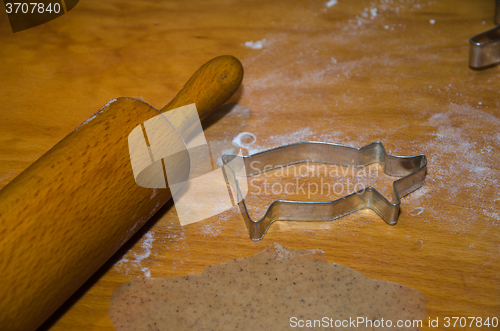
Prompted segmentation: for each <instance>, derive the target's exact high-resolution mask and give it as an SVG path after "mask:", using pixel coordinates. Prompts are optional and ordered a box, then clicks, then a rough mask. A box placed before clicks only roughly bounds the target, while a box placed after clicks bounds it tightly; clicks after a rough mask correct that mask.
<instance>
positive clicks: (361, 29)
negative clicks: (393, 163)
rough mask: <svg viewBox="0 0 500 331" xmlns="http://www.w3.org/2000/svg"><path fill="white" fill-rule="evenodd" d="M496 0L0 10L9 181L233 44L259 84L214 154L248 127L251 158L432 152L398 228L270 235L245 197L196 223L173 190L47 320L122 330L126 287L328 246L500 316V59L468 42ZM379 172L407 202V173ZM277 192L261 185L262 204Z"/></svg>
mask: <svg viewBox="0 0 500 331" xmlns="http://www.w3.org/2000/svg"><path fill="white" fill-rule="evenodd" d="M493 8H494V1H492V0H476V1H466V0H463V1H462V0H461V1H458V0H442V1H427V0H425V1H420V0H371V1H347V0H338V1H330V2H329V3H328V5H327V1H312V0H310V1H306V0H303V1H286V0H276V1H272V2H270V1H230V0H225V1H201V0H195V1H190V2H183V1H161V2H156V1H116V0H114V1H95V0H86V1H80V3H79V4H78V5H77V6H76V7H75V8H74V9H73V10H72V11H70V12H69V13H68V14H65V15H63V16H62V17H60V18H58V19H55V20H54V21H51V22H49V23H47V24H44V25H41V26H38V27H35V28H32V29H29V30H25V31H22V32H18V33H15V34H14V33H12V31H11V30H10V26H9V23H8V20H7V16H6V15H5V14H0V38H1V39H0V40H1V42H0V45H1V46H0V104H1V106H0V114H1V117H0V118H1V120H0V187H3V186H5V185H6V184H7V183H8V182H9V181H10V180H12V179H13V178H14V177H15V176H16V175H18V174H19V173H20V172H22V171H23V170H24V169H25V168H26V167H27V166H28V165H30V164H31V163H32V162H33V161H35V160H36V159H37V158H38V157H40V156H41V155H42V154H43V153H44V152H46V151H47V150H48V149H49V148H50V147H51V146H53V145H54V144H56V143H57V142H58V141H59V140H61V139H62V138H63V137H64V136H65V135H66V134H68V133H69V132H70V131H71V130H73V129H74V128H75V127H77V126H78V125H79V124H80V123H82V122H83V121H84V120H85V119H87V118H88V117H89V116H91V115H92V113H94V112H95V111H97V110H98V109H99V108H101V107H102V106H103V105H104V104H106V103H107V102H108V101H109V100H111V99H113V98H115V97H120V96H129V97H135V98H139V99H142V100H144V101H145V102H148V103H149V104H151V105H153V106H154V107H156V108H158V109H160V108H161V107H163V106H164V105H165V104H166V103H167V102H168V101H169V100H170V99H172V98H173V97H174V95H175V94H176V93H177V91H178V90H179V89H180V88H181V87H182V85H183V84H184V83H185V82H186V81H187V79H188V78H189V77H190V76H191V74H192V73H193V72H194V71H195V70H196V69H197V68H198V67H199V66H200V65H201V64H203V63H204V62H206V61H208V60H209V59H211V58H213V57H215V56H218V55H223V54H231V55H234V56H236V57H237V58H239V59H240V60H241V62H242V63H243V66H244V68H245V77H244V79H243V84H242V87H241V88H240V90H239V91H238V93H237V94H236V95H235V97H233V99H232V100H231V104H229V105H228V106H225V107H223V109H222V110H221V111H220V112H219V115H218V116H213V117H212V118H210V119H209V121H208V122H206V123H205V125H204V128H205V135H206V137H207V140H208V141H209V142H210V144H211V147H212V151H213V155H214V159H215V158H216V156H217V155H218V154H217V153H220V152H221V151H222V150H223V149H229V148H234V146H232V141H233V139H234V138H235V137H236V136H237V135H238V134H240V133H242V132H249V133H251V134H253V135H254V136H255V138H256V141H255V142H254V143H253V144H251V145H250V144H249V145H248V149H250V151H256V150H264V149H267V148H271V147H275V146H280V145H284V144H289V143H294V142H300V141H305V140H315V141H326V142H334V143H340V144H346V145H350V146H355V147H361V146H364V145H366V144H368V143H370V142H373V141H381V142H382V143H383V144H384V146H385V147H386V149H387V151H388V152H390V153H392V154H397V155H413V154H419V153H423V154H426V155H427V157H428V162H429V166H428V173H427V179H426V183H425V185H424V186H423V187H422V188H421V189H419V190H417V191H415V192H414V193H411V194H410V195H408V196H407V197H405V198H403V200H402V213H401V216H400V218H399V223H398V224H397V225H396V226H389V225H387V224H386V223H385V222H383V221H382V220H381V219H380V218H379V217H378V216H377V215H376V214H375V213H373V212H371V211H361V212H357V213H355V214H352V215H350V216H347V217H344V218H341V219H339V220H337V221H332V222H311V223H286V222H278V223H276V224H273V225H272V227H271V229H270V231H269V232H268V233H267V235H266V236H265V237H264V239H263V240H261V241H259V242H253V241H251V240H250V239H249V237H248V234H247V230H246V228H245V225H244V223H243V219H242V217H241V215H240V213H239V210H238V209H237V208H234V207H233V208H232V209H230V210H228V211H226V212H224V213H222V214H219V215H217V216H214V217H212V218H210V219H206V220H204V221H202V222H199V223H195V224H192V225H188V226H185V227H181V226H180V225H179V222H178V218H177V214H176V210H175V207H174V206H173V203H172V202H171V201H170V202H169V203H167V205H165V206H164V208H162V209H161V210H160V212H159V213H157V214H156V215H155V216H154V217H153V218H152V219H151V220H150V221H149V222H148V223H147V224H146V226H145V227H143V228H142V229H141V230H139V232H138V233H137V234H136V235H135V236H134V237H133V238H132V239H131V240H130V241H129V242H128V243H126V245H125V246H124V247H123V248H122V249H121V250H120V251H118V252H117V253H116V254H115V256H114V257H113V258H112V259H111V260H110V261H109V262H108V263H107V264H106V265H105V266H103V267H102V268H101V269H100V270H99V272H97V273H96V274H95V275H94V276H93V277H92V278H91V279H90V280H89V281H88V282H87V283H86V284H85V285H84V286H83V287H82V288H81V289H80V290H79V291H78V292H77V293H75V295H74V296H73V297H72V298H71V299H70V300H69V301H68V302H67V303H66V304H65V305H64V306H63V307H62V308H61V309H60V310H59V311H58V312H57V313H56V314H55V315H54V316H52V317H51V318H50V319H49V320H48V322H47V323H45V324H44V326H42V328H41V329H43V330H54V331H55V330H113V326H112V324H111V322H110V320H109V318H108V313H107V310H108V307H109V300H110V295H111V292H112V290H113V288H114V287H115V286H116V285H118V284H120V283H121V282H125V281H128V280H131V279H136V278H140V277H170V276H180V275H187V274H194V273H200V272H201V271H202V270H203V269H204V268H205V267H207V266H208V265H211V264H215V263H222V262H224V261H228V260H230V259H234V258H238V257H243V256H250V255H252V254H254V253H256V252H258V251H261V250H262V249H264V248H265V247H267V246H269V245H271V244H272V243H273V242H280V243H282V244H283V245H285V246H287V247H290V248H294V249H316V248H318V249H322V250H324V251H325V252H326V255H327V257H328V260H329V261H331V262H336V263H339V264H343V265H345V266H348V267H351V268H353V269H355V270H357V271H359V272H362V273H363V274H365V275H367V276H370V277H373V278H377V279H383V280H388V281H392V282H397V283H400V284H403V285H407V286H410V287H413V288H416V289H418V290H419V291H421V292H422V293H423V294H424V295H425V296H426V297H427V299H428V309H429V315H430V316H431V317H432V318H436V317H439V318H440V320H441V321H442V320H443V319H444V318H445V317H447V316H448V317H453V316H457V317H482V318H483V319H486V318H487V317H490V319H491V318H492V317H497V318H500V273H499V270H500V213H499V209H500V208H499V207H500V198H499V196H500V194H499V193H500V185H499V180H500V169H499V164H500V157H499V153H500V131H499V129H498V128H499V127H500V111H499V109H500V98H499V97H498V91H499V88H500V82H499V79H500V68H499V67H494V68H490V69H487V70H483V71H474V70H471V69H470V68H469V67H468V57H469V42H468V40H469V38H470V37H472V36H473V35H475V34H478V33H480V32H483V31H486V30H487V29H490V28H492V27H494V24H493ZM258 41H260V43H259V42H258ZM250 42H253V43H250ZM215 161H216V160H214V162H215ZM308 169H309V171H310V173H312V171H314V169H315V166H314V165H310V166H309V168H308ZM374 169H375V170H377V169H378V168H376V167H375V168H374ZM378 170H379V169H378ZM277 177H278V176H276V175H274V176H271V177H269V178H267V180H268V185H271V184H273V183H275V182H279V181H280V180H282V179H280V178H277ZM312 177H314V174H313V175H312V176H311V178H309V180H318V181H319V178H312ZM363 180H364V182H363V183H365V184H367V185H368V184H369V185H375V187H376V188H379V189H380V191H381V192H383V193H384V194H385V195H386V196H389V197H390V196H391V189H392V188H391V184H392V181H393V178H391V177H388V176H385V175H384V174H382V173H380V171H379V175H378V176H376V175H372V176H370V177H369V178H364V179H363ZM254 193H255V192H254ZM278 197H279V196H276V195H271V196H255V195H254V196H250V197H249V204H250V205H251V206H250V209H251V211H252V213H253V215H257V216H258V215H262V213H263V212H264V211H265V208H266V206H267V204H268V203H269V202H270V201H272V200H273V199H276V198H278ZM323 197H324V196H323ZM302 198H303V199H307V196H303V197H302ZM311 199H316V200H318V199H319V200H322V198H321V196H318V195H315V196H314V197H312V198H311ZM257 216H256V217H257ZM54 240H57V238H54ZM332 317H334V316H332ZM441 323H442V322H441ZM425 329H427V328H425ZM449 329H453V328H449ZM456 329H463V328H456ZM467 329H474V328H467ZM483 329H485V330H490V329H493V328H491V327H490V328H484V327H483Z"/></svg>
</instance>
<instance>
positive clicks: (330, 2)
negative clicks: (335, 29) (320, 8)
mask: <svg viewBox="0 0 500 331" xmlns="http://www.w3.org/2000/svg"><path fill="white" fill-rule="evenodd" d="M338 3H339V2H338V1H337V0H330V1H328V2H327V3H326V6H327V7H328V8H330V7H333V6H335V5H336V4H338Z"/></svg>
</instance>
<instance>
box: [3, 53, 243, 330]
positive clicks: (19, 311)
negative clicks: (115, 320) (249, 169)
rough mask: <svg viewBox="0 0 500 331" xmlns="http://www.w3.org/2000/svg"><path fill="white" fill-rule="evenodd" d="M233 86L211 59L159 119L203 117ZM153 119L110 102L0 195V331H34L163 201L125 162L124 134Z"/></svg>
mask: <svg viewBox="0 0 500 331" xmlns="http://www.w3.org/2000/svg"><path fill="white" fill-rule="evenodd" d="M242 78H243V67H242V65H241V63H240V62H239V61H238V60H237V59H236V58H234V57H232V56H221V57H217V58H215V59H213V60H211V61H209V62H208V63H206V64H204V65H203V66H202V67H201V68H200V69H198V71H196V73H195V74H194V75H193V76H192V77H191V78H190V80H189V81H188V82H187V83H186V85H185V86H184V87H183V88H182V90H181V91H180V92H179V94H178V95H177V96H176V97H175V98H174V99H173V100H172V101H171V102H170V103H169V104H168V105H166V106H165V107H164V108H163V109H162V110H161V112H165V111H168V110H170V109H174V108H178V107H180V106H184V105H187V104H191V103H195V104H196V107H197V109H198V113H199V115H200V118H201V119H203V118H204V117H206V116H207V115H208V114H210V113H211V112H212V111H213V110H215V109H217V108H218V107H219V106H221V105H222V104H223V103H224V102H225V101H227V100H228V99H229V98H230V97H231V96H232V95H233V94H234V92H235V91H236V90H237V89H238V87H239V85H240V83H241V80H242ZM158 114H159V113H158V110H156V109H154V108H153V107H151V106H149V105H147V104H146V103H143V102H141V101H138V100H135V99H131V98H118V99H115V100H113V101H111V102H110V103H108V104H107V105H106V106H104V107H103V108H101V109H100V110H99V111H98V112H97V113H95V114H94V115H93V116H92V117H90V118H89V119H88V120H87V121H85V122H84V123H83V124H82V125H80V126H79V127H78V128H77V129H75V130H74V131H73V132H71V133H70V134H69V135H68V136H66V137H65V138H64V139H63V140H62V141H60V142H59V143H58V144H57V145H55V146H54V147H52V149H50V150H49V151H48V152H47V153H45V154H44V155H43V156H42V157H41V158H40V159H38V160H37V161H36V162H35V163H33V164H32V165H31V166H30V167H28V168H27V169H26V170H25V171H24V172H22V173H21V174H20V175H19V176H17V177H16V178H14V180H12V181H11V182H10V183H9V184H8V185H7V186H5V187H4V188H3V189H2V190H0V254H1V255H0V256H1V258H0V329H1V330H3V331H7V330H9V331H10V330H24V331H26V330H28V331H29V330H35V329H36V328H37V327H38V326H40V325H41V324H42V323H43V322H44V321H45V319H47V318H48V317H49V316H50V315H51V314H52V313H53V312H54V311H55V310H56V309H57V308H58V307H59V306H60V305H61V304H62V303H64V301H65V300H67V299H68V298H69V297H70V296H71V294H73V293H74V292H75V291H76V290H77V289H78V288H79V287H80V286H81V285H82V284H83V283H84V282H85V281H86V280H87V279H88V278H89V277H90V276H91V275H92V274H93V273H94V272H95V271H97V269H99V268H100V267H101V266H102V265H103V264H104V263H105V262H106V261H107V260H108V259H109V258H110V257H111V256H112V255H113V254H114V253H115V252H116V251H117V250H118V249H119V248H120V247H121V246H122V245H123V244H124V243H125V242H126V241H127V240H128V239H129V238H130V237H131V236H132V235H133V234H134V233H135V232H136V231H137V230H138V229H139V228H140V227H141V226H142V225H143V224H144V223H145V222H146V221H147V220H148V219H149V218H150V217H151V216H152V215H153V214H154V213H155V212H156V211H157V210H158V209H160V207H161V206H163V205H164V204H165V203H166V202H167V201H168V200H169V199H170V197H171V196H170V190H168V189H158V190H156V194H153V190H152V189H148V188H143V187H140V186H139V185H137V184H136V182H135V180H134V176H133V173H132V167H131V164H130V158H129V150H128V140H127V137H128V134H129V133H130V132H131V131H132V129H134V128H135V127H136V126H137V125H140V124H141V123H143V122H144V121H146V120H148V119H150V118H152V117H154V116H156V115H158ZM177 129H178V130H179V131H180V132H183V131H184V130H187V129H188V128H185V127H182V125H181V127H178V128H177Z"/></svg>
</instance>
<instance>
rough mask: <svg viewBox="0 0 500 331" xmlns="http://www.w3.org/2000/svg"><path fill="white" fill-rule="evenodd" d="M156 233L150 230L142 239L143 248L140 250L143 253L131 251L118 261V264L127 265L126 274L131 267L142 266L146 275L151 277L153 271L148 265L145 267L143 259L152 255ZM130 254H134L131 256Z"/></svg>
mask: <svg viewBox="0 0 500 331" xmlns="http://www.w3.org/2000/svg"><path fill="white" fill-rule="evenodd" d="M154 235H155V233H154V232H152V231H150V232H148V233H146V234H145V235H144V237H143V238H142V239H141V244H142V245H141V248H140V249H139V251H142V253H135V252H133V253H132V252H129V253H128V254H127V255H126V256H124V257H123V258H122V259H121V260H120V261H118V262H117V263H116V265H117V266H123V265H125V266H126V267H127V269H126V274H128V271H129V270H130V267H132V266H133V267H136V268H140V270H141V271H142V272H143V273H144V277H151V272H150V270H149V268H148V267H143V266H142V265H141V263H142V261H143V260H145V259H147V258H148V257H149V256H150V255H151V249H152V248H153V242H154V241H155V238H154ZM129 255H133V256H132V257H129Z"/></svg>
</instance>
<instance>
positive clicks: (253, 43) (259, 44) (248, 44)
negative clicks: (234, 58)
mask: <svg viewBox="0 0 500 331" xmlns="http://www.w3.org/2000/svg"><path fill="white" fill-rule="evenodd" d="M265 43H266V39H262V40H257V41H247V42H246V43H245V46H246V47H248V48H251V49H262V47H264V44H265Z"/></svg>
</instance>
